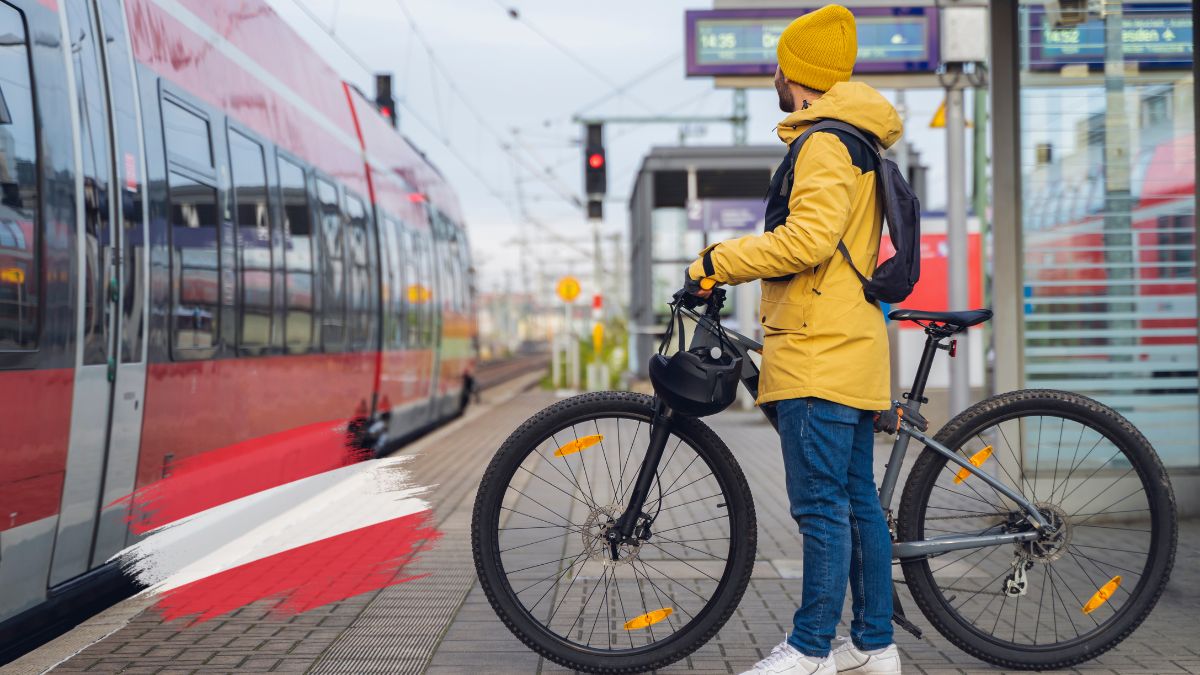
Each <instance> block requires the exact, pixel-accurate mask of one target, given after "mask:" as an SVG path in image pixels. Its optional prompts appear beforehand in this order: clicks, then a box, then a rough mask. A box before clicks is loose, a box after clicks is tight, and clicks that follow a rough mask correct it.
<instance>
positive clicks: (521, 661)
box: [61, 391, 1200, 675]
mask: <svg viewBox="0 0 1200 675" xmlns="http://www.w3.org/2000/svg"><path fill="white" fill-rule="evenodd" d="M486 396H487V394H486V393H485V397H486ZM554 400H555V399H554V397H553V396H552V395H550V394H547V393H545V392H541V391H531V392H528V393H525V394H522V395H520V396H518V397H516V398H514V399H512V400H509V401H505V402H500V403H499V404H497V405H494V406H491V407H487V406H485V407H484V408H482V409H477V410H478V413H477V414H476V416H475V417H472V418H470V419H468V420H467V421H466V423H464V424H462V425H459V426H457V427H452V428H450V429H448V430H443V431H441V432H436V433H437V434H439V435H437V436H436V437H432V438H431V439H429V441H428V442H427V443H426V445H424V446H422V444H421V443H422V442H418V443H417V444H415V446H413V447H410V448H408V449H405V450H404V451H402V454H411V455H412V460H411V461H410V463H409V464H408V465H407V466H406V468H407V469H408V470H410V471H411V472H412V474H413V476H414V479H415V481H416V482H418V483H420V484H426V485H436V486H437V487H436V489H434V490H432V491H430V492H429V493H428V494H426V495H425V498H426V499H427V500H428V501H429V502H430V504H431V506H432V508H433V513H434V516H435V518H434V519H435V523H436V525H437V527H438V528H439V529H440V530H441V531H442V533H443V537H442V539H441V540H440V541H438V542H437V544H436V545H434V546H433V547H431V548H430V549H429V550H427V551H424V552H422V553H421V554H420V555H419V556H417V557H416V558H415V559H414V560H413V561H412V562H411V563H409V564H408V565H407V566H406V567H405V568H404V570H403V571H402V572H401V574H404V575H406V576H407V575H412V574H420V575H425V576H423V577H422V578H421V579H419V580H417V581H412V582H407V583H401V584H399V585H396V586H392V587H388V588H385V589H383V590H381V591H377V592H373V593H366V594H363V595H361V596H357V597H354V598H349V599H347V600H344V601H340V602H336V603H332V604H330V605H328V606H325V607H320V608H316V609H314V610H312V611H310V612H306V613H305V614H300V615H295V616H281V615H279V614H277V613H274V612H273V610H274V609H275V604H276V603H274V602H262V603H255V604H254V605H251V606H248V607H245V608H242V609H239V610H237V611H235V612H231V613H230V614H229V615H227V616H224V617H219V618H217V619H215V620H212V621H207V622H205V623H202V624H196V625H188V624H187V622H186V621H176V622H172V623H170V624H164V623H163V622H162V619H161V616H160V615H158V614H157V613H156V612H155V611H153V610H148V611H145V612H143V613H142V614H140V615H138V616H137V617H135V618H134V619H133V620H132V621H131V622H130V623H129V624H128V625H127V626H125V627H124V628H122V629H120V630H118V631H116V632H115V633H113V634H111V635H110V636H108V637H107V638H106V639H104V640H102V641H100V642H98V643H96V644H94V645H92V646H90V647H88V648H87V649H85V650H83V651H82V652H80V653H79V654H77V655H76V656H74V657H72V658H71V659H70V660H68V661H67V662H65V663H64V664H62V667H61V670H63V671H64V672H103V673H116V672H129V673H132V672H153V671H155V670H161V671H163V672H187V671H195V672H204V673H214V672H238V673H243V672H267V671H274V672H311V673H354V674H356V675H357V674H359V673H364V674H365V673H421V672H427V673H430V674H431V675H440V674H448V673H455V674H460V673H488V674H489V675H490V674H491V673H497V674H498V675H505V674H507V673H531V672H540V673H560V672H562V673H565V672H571V671H569V670H566V669H563V668H560V667H558V666H557V665H555V664H553V663H551V662H549V661H547V660H545V659H543V658H541V657H539V656H538V655H536V654H535V653H534V652H532V651H530V650H528V649H527V648H526V647H525V646H524V645H523V644H522V643H521V642H520V641H519V640H517V639H516V638H515V637H514V636H513V635H512V634H511V633H510V632H509V631H508V629H507V628H505V627H504V625H503V624H502V623H501V622H500V620H499V619H498V618H497V617H496V616H495V614H494V612H493V611H492V609H491V606H490V605H489V604H488V602H487V599H486V597H485V596H484V594H483V592H482V590H481V589H480V588H479V586H478V584H477V583H476V580H475V571H474V566H473V561H472V559H471V550H470V531H469V528H470V520H471V509H472V505H473V501H474V496H475V490H476V489H477V488H478V485H479V481H480V477H481V476H482V472H483V469H484V467H485V466H486V464H487V462H488V461H489V460H490V459H491V454H492V452H493V451H494V450H495V448H497V447H499V445H500V443H502V442H503V440H504V438H505V437H506V436H507V435H508V433H510V431H511V430H512V429H513V428H515V427H516V426H517V425H518V424H519V423H520V422H521V421H523V420H524V419H525V418H526V417H528V416H529V415H530V414H532V413H533V412H534V411H536V410H538V409H540V408H542V407H544V406H546V405H548V404H550V403H552V402H553V401H554ZM489 405H490V404H489ZM709 421H710V423H711V425H712V426H713V428H714V429H715V430H716V431H717V432H718V434H719V435H721V436H722V438H724V439H725V440H726V442H727V443H728V444H729V446H730V448H731V449H732V450H733V451H734V454H735V456H736V457H737V459H738V461H739V463H740V464H741V466H742V469H743V471H744V473H745V474H746V477H747V480H748V481H749V483H750V486H751V489H752V491H753V493H754V496H755V506H756V512H757V515H758V541H759V548H758V561H759V562H758V565H757V566H756V568H755V576H754V577H753V578H752V580H751V582H750V586H749V587H748V588H747V591H746V594H745V597H744V598H743V601H742V604H741V606H740V607H739V608H738V610H737V611H736V612H735V613H734V615H733V617H731V619H730V620H729V622H728V623H727V624H726V626H725V627H724V628H723V629H722V630H721V631H720V632H719V633H718V634H717V636H716V637H715V638H714V639H713V640H712V641H711V642H710V643H709V644H707V645H705V646H703V647H701V648H700V649H699V650H697V651H696V652H694V653H693V654H692V655H691V656H689V657H688V658H686V659H684V660H683V661H681V662H679V663H677V664H674V665H673V666H671V667H669V668H666V669H664V670H663V671H662V672H669V673H683V672H698V673H699V672H702V673H737V672H741V670H743V669H745V668H746V667H748V666H750V665H751V664H752V663H753V662H754V661H756V660H758V659H759V658H762V657H763V656H765V655H766V654H767V653H768V652H769V651H770V649H771V648H772V647H774V646H775V645H776V644H778V642H779V641H780V640H781V639H782V638H783V636H784V634H785V632H786V631H787V630H789V628H790V625H791V616H792V612H793V611H794V610H795V607H796V606H797V605H798V604H799V601H800V595H801V592H802V582H801V581H800V580H799V579H796V578H788V577H794V576H797V575H798V574H799V572H800V570H802V548H801V545H800V544H801V542H800V537H799V535H798V534H797V532H796V524H795V522H794V521H793V520H792V518H791V516H790V514H789V512H788V504H787V500H786V495H785V493H784V491H783V486H782V475H783V471H782V459H781V455H780V451H779V443H778V438H777V436H776V435H775V432H774V431H773V430H772V429H771V428H770V427H769V426H767V425H766V424H765V423H763V422H761V421H760V416H759V415H758V413H755V412H749V413H747V412H729V413H724V414H722V415H719V416H717V417H715V418H710V419H709ZM886 455H887V453H886V450H885V449H884V448H883V447H882V446H881V447H879V448H877V452H876V457H877V465H876V475H877V476H879V475H881V473H882V466H883V461H884V459H885V458H886ZM915 455H916V453H915V452H913V453H910V457H909V458H908V460H907V462H906V465H905V466H906V469H905V470H907V467H908V466H911V463H912V461H913V460H914V459H915ZM602 475H603V474H598V475H597V476H595V477H593V478H596V479H597V480H602V478H600V476H602ZM610 475H612V474H610ZM901 481H903V476H902V478H901ZM902 484H903V483H901V485H902ZM897 499H898V497H897ZM564 501H566V500H564ZM571 507H572V505H571V504H570V503H567V504H566V505H565V508H567V509H570V508H571ZM689 508H697V507H689ZM1114 541H1115V539H1114ZM1180 541H1181V546H1180V554H1179V556H1178V557H1177V558H1176V566H1175V570H1174V572H1173V575H1172V579H1171V583H1170V585H1169V587H1168V589H1167V592H1166V593H1165V594H1164V595H1163V597H1162V599H1161V600H1160V601H1159V604H1158V607H1157V608H1156V609H1155V611H1154V613H1153V614H1151V616H1150V617H1149V618H1148V619H1147V621H1146V622H1145V624H1144V625H1143V626H1142V627H1141V628H1139V630H1138V631H1136V632H1135V633H1134V634H1133V635H1132V636H1131V637H1130V638H1129V639H1127V640H1126V641H1125V642H1123V643H1122V644H1121V645H1119V646H1118V647H1117V648H1116V649H1115V650H1113V651H1112V652H1109V653H1108V654H1105V655H1103V656H1101V657H1100V658H1099V659H1097V660H1095V661H1093V662H1090V663H1086V664H1080V665H1079V666H1078V667H1076V668H1074V669H1071V670H1069V671H1061V672H1071V673H1104V672H1108V673H1112V672H1118V673H1140V672H1153V673H1200V641H1197V640H1196V638H1195V630H1194V627H1195V625H1196V621H1197V616H1196V612H1197V608H1198V607H1200V592H1198V591H1197V590H1196V589H1200V550H1198V548H1197V546H1196V544H1195V542H1196V541H1200V521H1196V520H1193V521H1186V522H1183V523H1181V524H1180ZM1187 542H1191V543H1187ZM1115 545H1116V544H1114V546H1115ZM589 564H590V563H589ZM675 571H677V572H679V571H682V573H683V574H682V575H672V578H673V581H674V582H676V583H689V582H687V581H686V577H687V576H688V575H689V574H690V575H691V576H693V577H696V578H700V577H699V575H696V574H692V573H691V571H689V570H687V569H686V568H681V569H680V570H675ZM765 571H769V572H770V573H769V574H767V573H765ZM897 571H899V568H897ZM675 577H678V578H675ZM596 578H599V577H596ZM690 583H694V582H690ZM901 598H902V602H903V603H904V606H905V607H906V609H907V610H908V615H909V617H910V618H911V619H912V620H913V621H914V622H916V623H917V624H918V625H919V626H921V627H922V628H923V629H924V630H925V631H926V636H925V638H924V639H922V640H916V639H915V638H913V637H911V636H910V635H908V634H907V633H905V632H903V631H901V630H900V629H897V632H896V640H897V643H898V645H899V647H900V649H901V653H902V658H903V659H904V666H905V672H915V673H926V674H927V675H950V674H955V675H961V674H962V673H985V672H986V673H999V672H1002V671H1000V670H999V669H995V668H992V667H990V666H988V665H987V664H984V663H982V662H980V661H979V660H977V659H974V658H971V657H968V656H967V655H966V654H964V653H963V652H961V651H960V650H958V649H957V648H956V647H954V646H953V645H952V644H950V643H949V642H948V641H947V640H946V639H945V638H943V637H942V636H940V635H938V634H937V633H936V632H934V631H932V630H931V629H930V627H929V625H928V624H927V623H926V622H925V620H924V617H923V616H921V615H920V612H919V610H918V609H917V608H916V605H915V603H914V602H913V601H912V599H911V596H909V595H908V592H907V589H904V588H902V589H901ZM580 602H582V598H581V599H580ZM1023 609H1025V608H1023ZM848 620H849V605H847V607H846V613H845V614H844V616H843V622H842V625H841V626H840V627H839V631H840V632H841V633H843V634H844V633H845V632H846V631H847V630H848V628H847V626H848ZM601 623H603V620H601ZM1009 625H1010V626H1011V623H1010V624H1009ZM616 630H617V631H618V632H620V628H619V626H618V627H617V628H616Z"/></svg>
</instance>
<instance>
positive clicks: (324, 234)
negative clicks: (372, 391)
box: [317, 179, 346, 351]
mask: <svg viewBox="0 0 1200 675" xmlns="http://www.w3.org/2000/svg"><path fill="white" fill-rule="evenodd" d="M317 209H318V216H319V218H320V223H321V235H320V237H319V238H320V240H321V338H322V340H321V341H322V343H323V345H324V346H325V351H341V350H342V347H343V346H344V345H345V343H346V291H345V270H344V269H343V268H344V266H345V265H344V259H343V255H342V231H343V230H344V229H345V228H344V227H343V226H342V210H341V209H340V208H338V199H337V188H335V187H334V186H333V184H331V183H329V182H327V181H324V180H320V179H318V180H317Z"/></svg>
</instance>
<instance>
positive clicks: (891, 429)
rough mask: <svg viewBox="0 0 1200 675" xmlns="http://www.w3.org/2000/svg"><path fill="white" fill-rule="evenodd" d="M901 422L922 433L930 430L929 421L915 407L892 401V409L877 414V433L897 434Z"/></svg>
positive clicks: (910, 404)
mask: <svg viewBox="0 0 1200 675" xmlns="http://www.w3.org/2000/svg"><path fill="white" fill-rule="evenodd" d="M900 420H904V421H905V422H907V423H908V425H909V426H911V427H914V428H916V429H918V430H920V431H925V430H926V429H928V428H929V420H926V419H925V417H924V416H923V415H921V413H919V412H917V408H916V406H915V405H913V404H912V403H903V404H902V403H900V402H899V401H892V407H891V408H889V409H887V410H880V411H879V412H877V413H875V433H879V432H883V433H888V434H894V433H896V431H897V430H899V429H900Z"/></svg>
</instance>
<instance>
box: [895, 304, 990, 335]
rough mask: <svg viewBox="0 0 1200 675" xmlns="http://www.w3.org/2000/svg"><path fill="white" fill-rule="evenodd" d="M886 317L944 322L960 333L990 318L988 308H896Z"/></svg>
mask: <svg viewBox="0 0 1200 675" xmlns="http://www.w3.org/2000/svg"><path fill="white" fill-rule="evenodd" d="M888 318H889V319H892V320H893V321H933V322H936V323H941V324H945V325H946V326H947V327H951V328H953V329H954V332H955V333H961V332H962V331H964V330H966V329H967V328H968V327H969V326H974V325H975V324H977V323H983V322H984V321H987V320H988V319H990V318H992V310H990V309H968V310H964V311H961V312H926V311H925V310H922V309H896V310H893V311H891V312H888Z"/></svg>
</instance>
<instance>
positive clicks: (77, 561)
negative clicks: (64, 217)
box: [50, 0, 148, 586]
mask: <svg viewBox="0 0 1200 675" xmlns="http://www.w3.org/2000/svg"><path fill="white" fill-rule="evenodd" d="M121 4H122V3H121V2H120V0H92V1H90V2H68V3H63V4H62V5H61V6H60V7H61V8H62V9H61V11H62V12H63V16H62V17H61V21H62V23H63V31H64V33H65V34H66V35H67V37H68V39H67V41H66V42H67V44H66V45H65V46H66V48H67V50H68V57H67V58H68V63H69V66H68V72H69V75H70V77H71V78H72V86H71V94H72V99H73V103H72V123H73V125H74V129H75V138H74V141H75V148H76V170H77V173H76V182H75V189H76V200H77V204H78V208H79V213H80V215H79V217H78V222H77V225H76V227H77V230H78V234H79V236H78V261H77V265H78V266H77V269H76V275H77V279H78V293H79V295H78V298H79V306H78V314H77V317H76V325H77V348H76V367H75V386H74V393H73V401H72V406H71V431H70V441H69V450H68V454H67V471H66V478H65V480H64V484H63V495H62V504H61V512H60V513H61V515H60V517H59V523H58V531H57V535H56V539H55V547H54V557H53V561H52V563H51V571H50V585H52V586H53V585H56V584H59V583H62V582H64V581H67V580H68V579H71V578H73V577H76V576H78V575H80V574H83V573H84V572H87V571H88V570H90V569H93V568H95V567H98V566H99V565H101V564H103V563H104V562H105V560H107V559H108V558H109V557H110V556H111V555H112V554H113V553H116V552H117V551H119V550H120V549H121V548H123V547H124V545H125V543H126V538H127V536H126V532H127V528H126V525H125V519H124V515H125V504H124V503H123V502H118V500H119V499H120V498H121V497H124V496H126V495H128V494H129V493H130V491H131V490H132V488H133V484H134V471H135V468H136V464H137V453H138V445H139V442H140V434H141V426H142V424H141V421H142V412H143V405H142V404H143V397H144V393H145V378H146V356H145V340H144V333H145V326H146V309H147V307H146V305H147V298H148V289H147V287H146V283H145V279H146V273H147V269H146V265H147V260H146V257H145V247H144V242H145V240H146V230H147V226H146V222H145V218H144V214H143V208H142V203H143V200H142V196H141V189H142V183H143V181H142V180H141V179H140V178H139V177H140V176H141V175H142V173H143V171H142V167H143V166H144V165H143V162H142V148H141V134H140V119H139V117H138V108H137V93H136V87H135V86H134V82H135V75H134V71H133V66H132V61H131V54H130V50H129V42H128V39H127V34H126V31H125V23H124V14H123V11H122V7H121Z"/></svg>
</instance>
